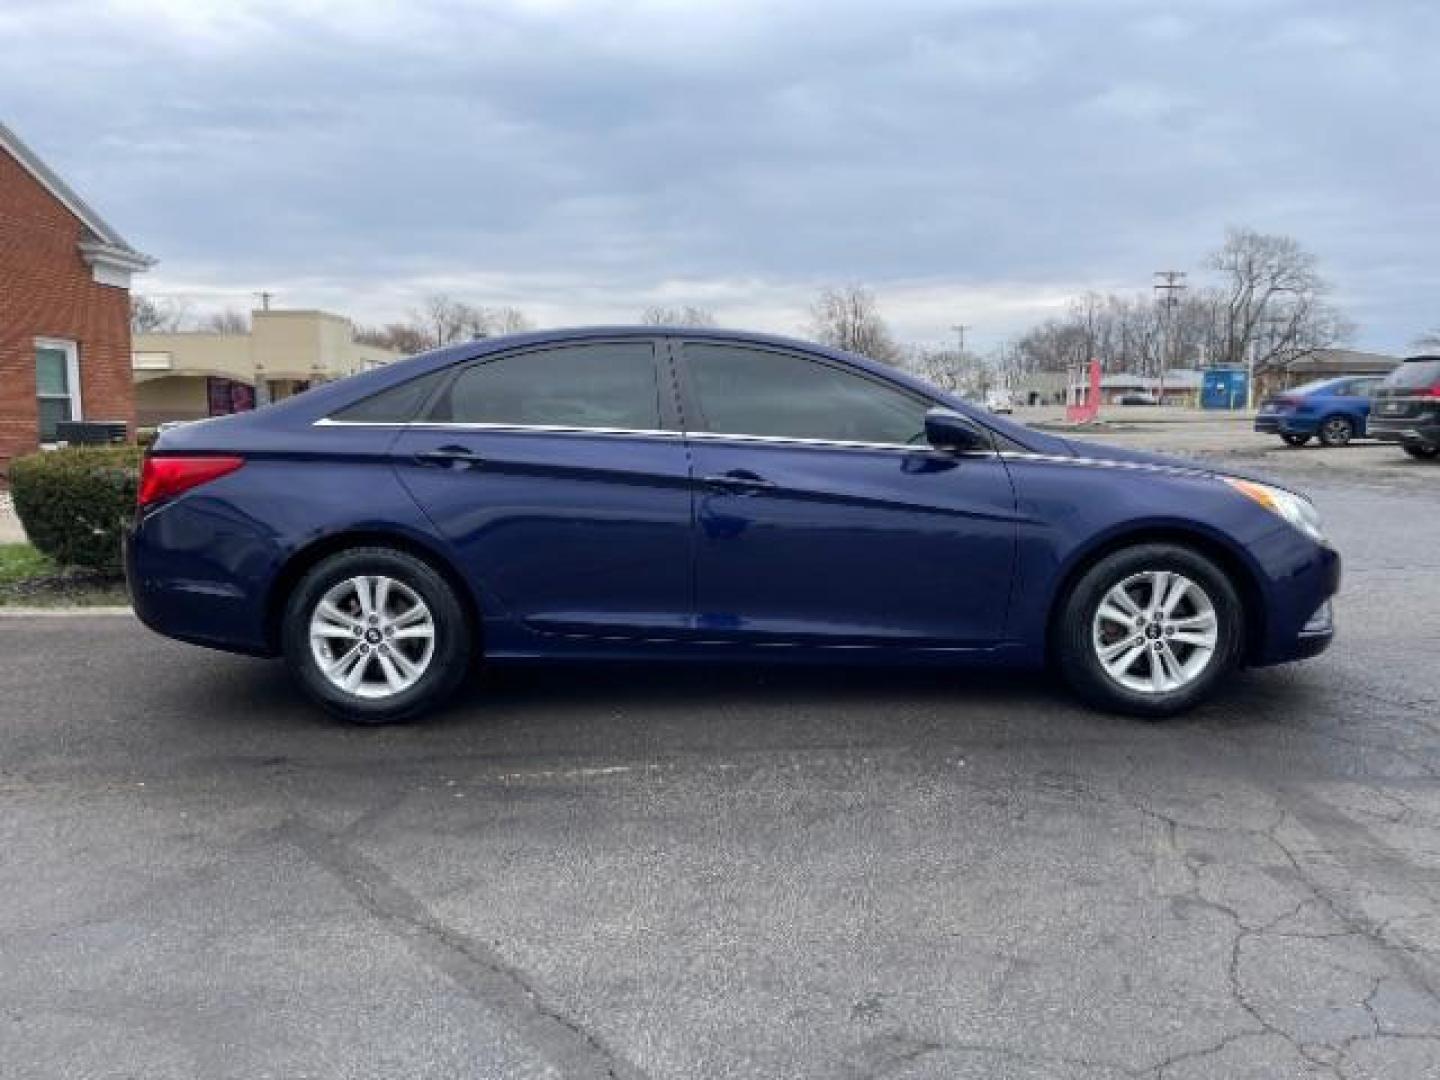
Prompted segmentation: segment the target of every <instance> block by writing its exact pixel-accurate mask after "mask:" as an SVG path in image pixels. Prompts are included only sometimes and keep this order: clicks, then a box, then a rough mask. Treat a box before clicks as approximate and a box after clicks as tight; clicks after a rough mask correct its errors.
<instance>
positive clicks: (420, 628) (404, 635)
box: [390, 620, 435, 641]
mask: <svg viewBox="0 0 1440 1080" xmlns="http://www.w3.org/2000/svg"><path fill="white" fill-rule="evenodd" d="M434 636H435V627H434V626H432V625H431V624H430V622H429V620H426V621H425V622H423V623H415V624H414V625H412V626H406V627H403V628H402V629H400V630H396V631H395V633H394V634H393V635H392V636H391V638H390V640H391V641H429V640H430V639H431V638H433V637H434Z"/></svg>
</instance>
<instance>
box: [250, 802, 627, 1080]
mask: <svg viewBox="0 0 1440 1080" xmlns="http://www.w3.org/2000/svg"><path fill="white" fill-rule="evenodd" d="M278 834H279V837H280V839H281V840H283V841H285V842H287V843H289V844H290V845H291V846H292V847H294V848H295V849H296V850H298V851H299V852H300V853H301V854H303V855H305V856H306V857H307V858H309V859H310V860H311V861H313V862H314V863H315V864H316V865H318V866H320V867H321V868H322V869H324V870H326V871H327V872H328V873H329V874H330V875H331V876H333V877H334V878H335V879H336V881H338V882H339V883H340V885H341V886H342V887H343V888H344V889H345V891H346V892H348V893H349V894H350V895H351V896H352V897H353V898H354V899H355V900H356V901H357V902H358V903H359V904H360V906H361V907H362V908H364V909H365V910H366V911H367V912H368V913H369V914H370V915H371V916H372V917H374V918H375V919H376V920H377V921H378V922H380V923H381V924H382V925H383V926H384V927H385V929H386V930H387V931H389V932H390V933H391V934H393V935H394V936H395V937H396V938H397V939H399V940H400V941H401V942H402V943H404V945H405V946H406V947H407V948H408V949H410V951H411V952H412V953H414V954H415V955H416V956H417V957H418V958H420V959H421V960H422V961H424V962H425V963H426V964H427V965H428V966H430V967H431V968H433V969H434V970H436V971H438V972H440V973H441V974H443V975H445V976H446V977H447V978H449V979H450V980H451V981H452V982H453V983H455V984H456V985H457V986H458V987H459V988H460V989H461V990H463V991H464V992H465V993H466V994H468V995H469V996H470V997H472V998H473V999H475V1000H476V1001H478V1002H480V1003H481V1004H482V1005H484V1006H485V1007H486V1008H487V1009H489V1010H490V1011H491V1012H492V1013H494V1015H495V1016H497V1017H498V1018H499V1019H500V1020H501V1021H503V1022H504V1023H505V1024H506V1025H507V1026H508V1027H510V1028H511V1030H513V1031H514V1032H516V1033H517V1034H518V1035H519V1036H520V1037H521V1038H522V1039H524V1040H525V1042H526V1044H527V1045H529V1046H530V1047H532V1048H534V1049H535V1050H536V1051H538V1052H539V1053H540V1054H541V1055H542V1056H543V1057H544V1059H545V1060H546V1061H547V1062H548V1063H550V1064H551V1065H552V1066H554V1067H555V1069H556V1070H558V1072H559V1074H560V1075H561V1076H563V1077H566V1078H567V1080H644V1074H643V1073H641V1072H640V1070H639V1069H638V1068H636V1067H635V1066H634V1065H633V1064H631V1063H630V1062H628V1061H625V1060H624V1059H623V1058H621V1057H620V1056H619V1055H618V1054H616V1053H615V1052H614V1051H613V1050H610V1049H609V1048H607V1047H606V1046H604V1045H603V1044H602V1043H601V1042H600V1040H599V1039H598V1038H597V1037H596V1036H595V1035H593V1034H591V1033H590V1032H588V1031H586V1030H585V1029H584V1028H582V1027H581V1026H580V1025H579V1024H578V1023H576V1022H575V1021H574V1020H572V1019H570V1018H569V1017H567V1016H565V1015H564V1014H563V1013H562V1012H561V1011H560V1010H559V1009H558V1008H557V1007H555V1006H554V1005H552V1004H550V1003H548V1002H547V1001H545V999H544V998H542V997H541V995H540V994H539V992H538V991H537V990H536V988H535V987H534V986H533V985H531V983H530V982H529V981H528V980H527V979H526V978H525V977H524V976H523V975H522V974H521V973H520V972H519V971H517V970H516V969H515V968H514V967H512V966H511V965H509V964H507V963H506V962H505V960H504V959H503V958H501V957H500V955H499V954H498V953H496V952H495V951H494V950H492V949H490V948H489V947H487V946H486V945H484V944H482V943H481V942H478V941H476V940H475V939H474V938H472V937H469V936H468V935H466V934H463V933H461V932H460V931H457V930H454V929H452V928H451V927H448V926H446V925H445V924H444V923H442V922H441V921H440V920H439V919H438V918H436V916H435V915H434V914H433V913H432V912H431V911H430V910H429V909H428V908H427V907H426V906H425V905H424V904H423V903H421V901H420V900H419V899H418V898H416V897H415V896H414V895H412V894H411V893H410V892H408V891H407V890H405V889H404V888H403V887H402V886H401V885H399V884H398V883H397V882H396V881H395V880H394V879H393V878H392V877H391V876H390V875H389V874H387V873H386V872H385V871H384V870H383V869H381V868H380V867H379V866H377V865H376V864H375V863H373V862H371V861H370V860H369V859H368V858H366V857H365V856H364V855H362V854H361V853H360V852H358V851H356V850H355V849H354V848H353V847H352V846H350V845H349V844H346V843H344V842H343V841H341V840H340V839H337V837H336V836H334V835H331V834H329V833H326V832H324V831H322V830H320V829H317V828H315V827H314V826H313V825H310V824H309V823H307V822H305V821H304V820H302V819H301V818H298V817H294V816H292V817H290V818H287V819H286V820H285V821H284V822H282V823H281V825H280V826H279V829H278Z"/></svg>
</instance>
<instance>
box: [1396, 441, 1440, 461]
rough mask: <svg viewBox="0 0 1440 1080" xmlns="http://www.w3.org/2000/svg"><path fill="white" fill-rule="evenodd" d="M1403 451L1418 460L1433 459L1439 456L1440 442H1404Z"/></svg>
mask: <svg viewBox="0 0 1440 1080" xmlns="http://www.w3.org/2000/svg"><path fill="white" fill-rule="evenodd" d="M1405 453H1407V454H1409V455H1410V456H1411V457H1413V458H1417V459H1418V460H1420V461H1433V460H1434V459H1435V458H1436V457H1440V443H1406V444H1405Z"/></svg>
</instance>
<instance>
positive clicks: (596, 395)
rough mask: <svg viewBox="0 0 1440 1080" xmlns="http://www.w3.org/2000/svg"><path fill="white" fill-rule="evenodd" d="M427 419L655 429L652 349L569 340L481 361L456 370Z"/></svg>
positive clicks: (637, 344) (656, 393) (657, 401)
mask: <svg viewBox="0 0 1440 1080" xmlns="http://www.w3.org/2000/svg"><path fill="white" fill-rule="evenodd" d="M429 418H430V419H431V420H435V421H441V422H457V423H465V424H537V425H546V426H553V427H577V428H628V429H637V430H655V429H657V428H659V427H660V394H659V385H658V383H657V381H656V377H655V351H654V349H653V347H652V346H651V345H650V343H649V342H626V343H622V344H613V345H568V346H562V347H559V348H554V349H540V350H536V351H534V352H523V353H511V354H510V355H508V356H501V357H498V358H496V359H494V360H484V361H481V362H479V363H476V364H473V365H472V366H470V367H468V368H466V369H464V370H463V371H461V372H460V374H459V375H458V376H457V377H456V379H455V381H454V382H453V383H451V384H450V388H449V389H448V390H447V391H445V393H443V394H442V395H441V396H440V398H439V399H438V400H437V401H436V402H435V404H434V406H433V407H432V408H431V410H430V414H429Z"/></svg>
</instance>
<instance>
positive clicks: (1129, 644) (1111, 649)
mask: <svg viewBox="0 0 1440 1080" xmlns="http://www.w3.org/2000/svg"><path fill="white" fill-rule="evenodd" d="M1137 648H1138V649H1143V648H1145V639H1144V638H1138V639H1137V638H1133V637H1123V638H1121V639H1120V640H1119V641H1117V642H1115V644H1113V645H1106V646H1105V647H1104V648H1102V649H1101V650H1100V662H1101V663H1102V664H1109V663H1111V662H1112V661H1114V659H1115V658H1116V657H1117V656H1119V655H1120V654H1121V653H1123V652H1125V651H1126V650H1128V649H1137ZM1125 666H1126V667H1129V666H1130V665H1129V664H1126V665H1125Z"/></svg>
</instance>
